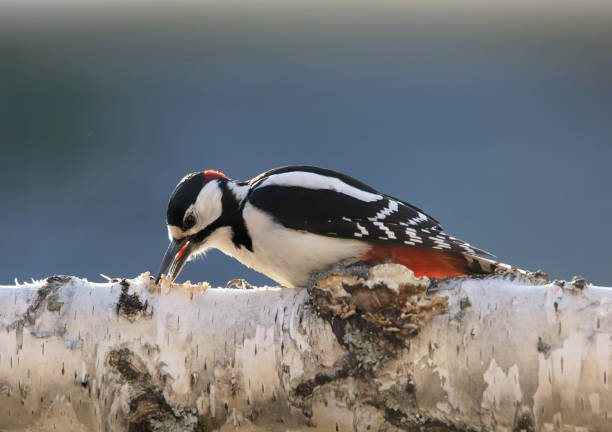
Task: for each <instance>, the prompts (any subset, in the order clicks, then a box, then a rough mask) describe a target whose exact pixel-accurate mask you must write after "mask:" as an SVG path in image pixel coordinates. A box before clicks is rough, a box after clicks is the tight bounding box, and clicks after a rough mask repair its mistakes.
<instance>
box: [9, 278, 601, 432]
mask: <svg viewBox="0 0 612 432" xmlns="http://www.w3.org/2000/svg"><path fill="white" fill-rule="evenodd" d="M510 279H511V278H509V277H505V278H504V277H497V278H487V279H481V280H477V279H453V280H447V281H443V282H440V283H438V284H437V286H435V287H429V288H428V291H427V292H426V293H424V294H423V293H422V294H421V295H420V297H419V295H418V294H417V297H416V300H415V299H414V298H413V299H412V300H410V301H411V302H412V303H410V304H411V305H412V306H411V307H413V309H411V310H412V312H406V310H404V311H403V312H401V314H400V313H396V314H395V315H393V314H390V313H389V311H383V312H381V309H380V305H379V304H378V303H377V305H375V308H378V309H377V310H375V311H374V313H371V312H367V313H365V312H364V310H366V311H367V309H368V305H367V304H365V303H363V302H362V303H361V304H359V302H358V305H357V307H356V308H353V309H351V308H350V307H349V308H348V309H347V308H346V307H345V306H346V305H343V304H342V302H343V301H344V299H345V297H346V296H347V293H346V292H343V293H341V298H340V300H341V301H340V302H337V301H335V300H333V298H331V300H330V297H329V296H327V297H326V295H316V294H317V292H318V293H319V294H321V293H323V294H325V291H324V290H323V291H317V289H316V288H313V289H310V290H307V289H282V288H260V289H254V290H235V289H205V288H206V287H204V286H202V285H200V286H199V287H198V286H193V285H174V286H168V284H167V283H166V284H165V285H162V286H157V285H155V284H154V282H153V281H152V280H151V279H150V277H149V276H148V275H142V276H140V277H138V278H135V279H129V280H120V281H119V280H115V281H111V282H108V283H92V282H88V281H86V280H83V279H79V278H76V277H61V276H55V277H51V278H48V279H46V280H44V281H40V282H35V283H31V284H20V285H16V286H5V287H0V324H1V325H2V329H3V331H2V332H1V333H0V430H2V431H22V430H28V431H49V430H57V431H144V430H159V431H206V430H227V431H230V430H231V431H236V430H237V431H287V430H291V431H295V430H322V431H377V430H380V431H404V430H405V431H437V432H446V431H508V432H510V431H513V432H515V431H521V430H525V431H576V432H578V431H581V432H582V431H610V430H612V420H611V419H610V416H611V415H612V392H611V391H610V383H609V382H608V379H609V374H610V371H612V369H611V367H612V363H611V360H612V356H611V355H612V350H611V348H612V343H611V335H612V316H611V314H610V312H611V309H612V290H611V289H608V288H602V287H595V286H591V285H586V286H584V285H583V284H580V283H574V284H570V283H565V284H563V283H558V282H557V283H548V284H533V283H529V282H525V281H517V280H514V281H513V280H510ZM387 284H389V283H388V281H387ZM375 285H376V283H375V284H374V285H372V284H370V285H369V286H367V287H365V288H364V287H362V288H363V289H377V288H376V286H375ZM391 285H392V284H391ZM341 286H343V287H344V288H346V289H347V290H348V288H347V286H348V285H346V284H341ZM378 288H380V287H378ZM393 290H395V292H396V293H397V287H391V291H393ZM315 291H316V292H315ZM349 291H351V290H349ZM355 293H356V290H352V294H349V296H350V295H356V294H355ZM336 294H337V293H336ZM385 295H386V294H385ZM383 297H384V295H382V294H380V293H379V299H382V298H383ZM436 298H437V299H442V300H440V301H439V302H436V301H433V300H432V299H436ZM381 301H382V300H381ZM326 302H327V303H326ZM330 302H331V303H330ZM332 303H333V304H332ZM370 303H371V302H370ZM330 305H331V306H330ZM370 306H371V305H370ZM343 307H344V309H343ZM436 308H438V309H436ZM377 311H378V312H381V313H378V312H377ZM415 311H416V312H415ZM377 313H378V315H377ZM360 314H361V315H360ZM418 314H421V315H418ZM419 316H420V320H419V319H417V318H419ZM398 320H399V321H398ZM402 320H404V321H402ZM379 321H380V322H379ZM383 321H384V322H383ZM400 321H401V322H400ZM402 322H403V324H402ZM398 323H399V324H398ZM385 326H386V327H385ZM402 326H403V327H402Z"/></svg>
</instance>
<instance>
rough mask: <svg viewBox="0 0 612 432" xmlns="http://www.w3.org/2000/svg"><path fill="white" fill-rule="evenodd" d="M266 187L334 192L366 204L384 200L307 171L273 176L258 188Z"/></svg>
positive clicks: (337, 180) (336, 180)
mask: <svg viewBox="0 0 612 432" xmlns="http://www.w3.org/2000/svg"><path fill="white" fill-rule="evenodd" d="M264 186H296V187H303V188H307V189H328V190H332V191H334V192H339V193H343V194H345V195H348V196H351V197H353V198H357V199H358V200H361V201H364V202H373V201H379V200H381V199H383V196H382V195H379V194H375V193H371V192H366V191H363V190H361V189H357V188H356V187H354V186H351V185H348V184H346V183H344V182H343V181H342V180H340V179H337V178H335V177H329V176H324V175H321V174H315V173H310V172H305V171H294V172H285V173H281V174H273V175H271V176H270V177H268V178H267V179H265V180H264V181H263V182H261V184H260V185H259V186H258V188H259V187H264ZM396 207H397V203H396ZM396 210H397V208H396Z"/></svg>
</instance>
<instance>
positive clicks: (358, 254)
mask: <svg viewBox="0 0 612 432" xmlns="http://www.w3.org/2000/svg"><path fill="white" fill-rule="evenodd" d="M167 223H168V231H169V235H170V239H171V244H170V247H169V248H168V251H167V253H166V257H165V259H164V262H163V263H162V269H161V271H160V275H161V273H163V272H164V271H166V269H167V268H168V267H169V266H171V268H170V272H169V276H170V277H171V278H172V279H174V278H176V277H177V276H178V274H179V273H180V271H181V269H182V267H183V265H184V264H185V262H186V261H187V260H188V259H189V258H190V257H192V256H194V255H196V254H198V253H200V252H203V251H205V250H206V249H208V248H211V247H212V248H218V249H220V250H221V251H223V252H225V253H226V254H228V255H231V256H233V257H235V258H236V259H238V260H239V261H241V262H242V263H244V264H246V265H247V266H249V267H252V268H253V269H255V270H257V271H260V272H262V273H264V274H266V275H267V276H269V277H270V278H272V279H274V280H276V281H277V282H279V283H281V284H283V285H285V286H303V285H304V284H305V283H306V282H307V280H308V277H309V276H310V274H311V273H312V271H315V270H323V269H325V268H327V267H330V266H332V265H334V264H336V263H337V262H340V261H343V260H347V259H354V260H365V261H370V262H373V263H379V262H399V263H401V264H404V265H407V266H408V267H412V270H413V271H415V274H417V276H418V275H427V276H430V277H445V275H447V276H456V275H463V274H468V273H474V272H476V273H480V272H487V271H488V270H490V265H491V264H493V262H492V261H490V260H488V259H486V258H481V257H477V255H490V254H488V253H487V252H485V251H483V250H481V249H477V248H474V247H473V246H470V245H469V244H468V243H465V242H463V241H461V240H458V239H456V238H454V237H451V236H449V235H447V234H446V233H444V232H443V231H442V226H441V225H440V223H439V222H438V221H436V220H435V219H434V218H432V217H431V216H429V215H427V214H426V213H425V212H423V211H422V210H420V209H418V208H417V207H415V206H413V205H411V204H409V203H407V202H405V201H402V200H399V199H397V198H394V197H391V196H388V195H385V194H383V193H380V192H378V191H376V190H375V189H373V188H371V187H370V186H368V185H366V184H364V183H362V182H360V181H358V180H356V179H354V178H352V177H349V176H347V175H345V174H342V173H339V172H336V171H332V170H328V169H324V168H318V167H311V166H288V167H282V168H276V169H273V170H270V171H267V172H265V173H263V174H261V175H259V176H257V177H255V178H254V179H252V180H250V181H247V182H234V181H232V180H230V179H228V178H227V177H226V176H225V175H223V174H221V173H219V172H217V171H204V172H200V173H192V174H189V175H188V176H186V177H185V178H183V179H182V180H181V182H180V183H179V184H178V185H177V186H176V188H175V190H174V192H173V193H172V196H171V197H170V201H169V203H168V209H167ZM487 265H489V267H487ZM417 267H418V268H417Z"/></svg>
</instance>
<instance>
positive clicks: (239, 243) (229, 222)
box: [220, 181, 253, 252]
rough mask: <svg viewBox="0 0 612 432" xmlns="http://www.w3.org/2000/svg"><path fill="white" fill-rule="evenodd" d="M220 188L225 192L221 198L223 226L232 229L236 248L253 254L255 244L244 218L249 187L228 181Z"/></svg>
mask: <svg viewBox="0 0 612 432" xmlns="http://www.w3.org/2000/svg"><path fill="white" fill-rule="evenodd" d="M220 187H221V190H222V192H223V194H222V197H221V205H222V207H223V211H222V213H221V214H222V216H221V217H222V221H221V223H222V225H223V226H229V227H230V228H231V229H232V242H233V243H234V245H235V246H236V248H241V247H244V248H246V249H247V250H249V251H251V252H252V251H253V244H252V240H251V236H250V235H249V232H248V230H247V227H246V224H245V222H244V219H243V217H242V209H243V206H244V200H245V199H246V196H247V193H248V190H249V186H248V185H239V184H236V183H234V182H232V181H227V182H223V183H221V184H220Z"/></svg>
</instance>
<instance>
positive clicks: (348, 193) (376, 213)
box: [247, 167, 491, 255]
mask: <svg viewBox="0 0 612 432" xmlns="http://www.w3.org/2000/svg"><path fill="white" fill-rule="evenodd" d="M289 168H290V167H288V168H285V171H282V172H280V173H278V172H276V173H273V174H272V175H268V176H267V177H264V178H261V177H258V178H257V182H256V183H254V184H253V185H252V187H251V191H250V192H249V195H248V197H247V200H248V202H249V203H251V204H252V205H254V206H255V207H257V208H259V209H261V210H264V211H265V212H267V213H269V214H271V216H272V217H274V218H275V220H276V221H277V222H278V223H280V224H282V225H283V226H285V227H287V228H292V229H296V230H302V231H308V232H311V233H313V234H320V235H325V236H329V237H338V238H345V239H358V240H365V241H371V242H378V243H384V244H389V245H393V246H405V247H415V248H425V249H434V250H445V251H453V252H460V253H464V254H469V255H491V254H490V253H488V252H486V251H483V250H481V249H478V248H475V247H472V246H470V245H469V244H468V243H465V242H463V241H461V240H459V239H456V238H454V237H451V236H449V235H447V234H446V233H444V232H443V231H442V226H441V225H440V223H439V222H438V221H436V220H435V219H434V218H432V217H430V216H428V215H427V214H426V213H424V212H423V211H421V210H420V209H418V208H417V207H414V206H412V205H411V204H409V203H406V202H404V201H401V200H398V199H396V198H393V197H390V196H387V195H384V194H381V193H379V192H377V191H375V190H374V189H372V188H370V187H369V186H367V185H364V184H363V183H360V182H357V181H356V180H355V181H354V182H355V183H353V184H351V183H349V182H348V181H347V180H346V179H348V180H353V179H352V178H350V177H348V176H345V175H343V174H342V175H341V176H343V177H339V176H337V175H336V174H339V173H335V172H334V171H330V170H323V169H321V168H311V167H307V168H310V169H312V170H319V171H316V172H314V171H304V167H299V168H300V170H295V169H293V170H291V169H289ZM254 180H255V179H254ZM363 186H365V187H363Z"/></svg>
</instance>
